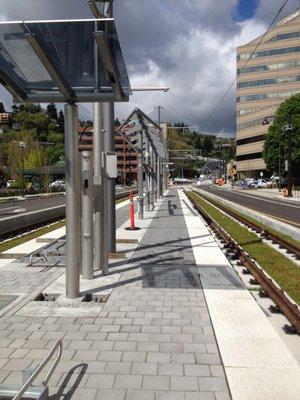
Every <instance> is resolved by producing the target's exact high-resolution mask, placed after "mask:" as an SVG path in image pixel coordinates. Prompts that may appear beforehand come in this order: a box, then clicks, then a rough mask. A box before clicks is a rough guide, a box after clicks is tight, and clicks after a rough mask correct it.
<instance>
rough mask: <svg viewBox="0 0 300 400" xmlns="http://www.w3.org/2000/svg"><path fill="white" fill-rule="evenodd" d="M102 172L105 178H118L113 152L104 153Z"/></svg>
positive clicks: (115, 156) (116, 162) (116, 163)
mask: <svg viewBox="0 0 300 400" xmlns="http://www.w3.org/2000/svg"><path fill="white" fill-rule="evenodd" d="M104 170H105V174H106V177H107V178H109V179H115V178H117V177H118V160H117V154H116V153H115V152H112V151H106V152H104Z"/></svg>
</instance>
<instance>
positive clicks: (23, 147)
mask: <svg viewBox="0 0 300 400" xmlns="http://www.w3.org/2000/svg"><path fill="white" fill-rule="evenodd" d="M19 146H20V148H21V155H22V196H23V197H24V194H25V193H24V189H25V188H24V149H25V148H26V143H25V142H20V143H19Z"/></svg>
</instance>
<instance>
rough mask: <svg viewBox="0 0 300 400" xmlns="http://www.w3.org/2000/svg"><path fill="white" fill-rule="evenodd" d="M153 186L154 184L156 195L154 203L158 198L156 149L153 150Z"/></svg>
mask: <svg viewBox="0 0 300 400" xmlns="http://www.w3.org/2000/svg"><path fill="white" fill-rule="evenodd" d="M153 186H154V197H153V203H155V202H156V201H157V200H158V197H157V196H158V195H157V157H156V154H155V151H153Z"/></svg>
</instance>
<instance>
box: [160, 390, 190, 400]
mask: <svg viewBox="0 0 300 400" xmlns="http://www.w3.org/2000/svg"><path fill="white" fill-rule="evenodd" d="M155 399H156V400H185V393H184V392H175V391H169V392H166V391H157V392H156V398H155Z"/></svg>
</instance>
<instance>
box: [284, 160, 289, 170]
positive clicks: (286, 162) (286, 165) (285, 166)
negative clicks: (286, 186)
mask: <svg viewBox="0 0 300 400" xmlns="http://www.w3.org/2000/svg"><path fill="white" fill-rule="evenodd" d="M288 169H289V163H288V160H285V161H284V170H285V171H288Z"/></svg>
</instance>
